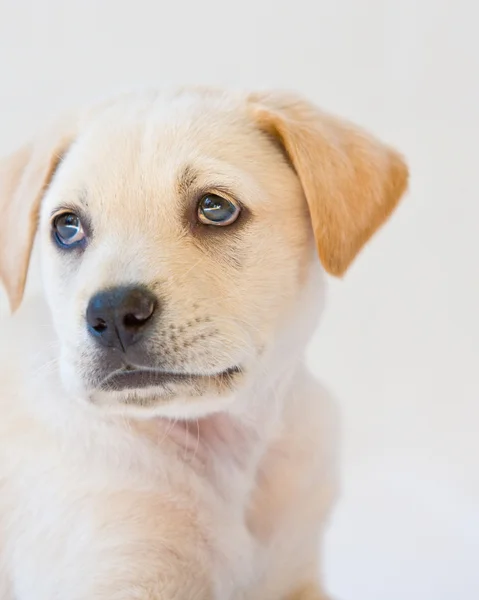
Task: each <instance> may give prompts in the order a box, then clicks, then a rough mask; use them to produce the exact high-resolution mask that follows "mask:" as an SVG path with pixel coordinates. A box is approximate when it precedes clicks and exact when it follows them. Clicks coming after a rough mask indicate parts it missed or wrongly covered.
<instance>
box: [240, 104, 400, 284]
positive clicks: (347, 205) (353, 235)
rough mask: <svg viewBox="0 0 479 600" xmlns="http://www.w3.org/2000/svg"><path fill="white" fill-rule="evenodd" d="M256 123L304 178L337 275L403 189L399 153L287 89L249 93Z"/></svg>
mask: <svg viewBox="0 0 479 600" xmlns="http://www.w3.org/2000/svg"><path fill="white" fill-rule="evenodd" d="M249 100H250V102H251V106H252V108H253V112H254V118H255V120H256V122H257V124H258V125H259V127H260V128H261V129H262V130H263V131H265V132H267V133H268V134H270V135H272V136H274V137H275V138H276V139H277V140H279V142H280V144H281V145H282V147H283V148H284V150H285V151H286V154H287V155H288V157H289V159H290V161H291V163H292V165H293V167H294V169H295V171H296V173H297V174H298V177H299V179H300V181H301V184H302V186H303V190H304V194H305V196H306V201H307V203H308V207H309V212H310V214H311V221H312V225H313V231H314V236H315V239H316V245H317V248H318V253H319V256H320V259H321V262H322V263H323V265H324V267H325V269H326V270H327V271H328V272H329V273H331V274H332V275H338V276H339V275H342V274H343V273H344V272H345V271H346V269H347V268H348V267H349V265H350V264H351V262H352V260H353V259H354V257H355V256H356V254H357V253H358V252H359V250H361V248H362V247H363V245H364V244H365V243H366V242H367V241H368V239H369V238H370V237H371V236H372V234H373V233H374V232H375V231H376V229H378V227H380V226H381V225H382V224H383V223H384V221H386V219H387V218H388V217H389V215H390V214H391V212H392V211H393V210H394V208H395V207H396V205H397V203H398V202H399V199H400V198H401V196H402V194H403V193H404V191H405V190H406V187H407V181H408V169H407V166H406V165H405V163H404V161H403V159H402V157H401V156H400V155H399V154H398V153H397V152H395V151H394V150H392V149H391V148H389V147H387V146H385V145H384V144H382V143H381V142H379V141H378V140H376V139H374V138H373V137H371V136H369V135H368V134H366V133H365V132H364V131H362V130H360V129H359V128H357V127H355V126H353V125H351V124H349V123H346V122H343V121H340V120H338V119H336V118H334V117H332V116H330V115H327V114H325V113H323V112H321V111H320V110H319V109H317V108H316V107H314V106H313V105H311V104H310V103H308V102H306V101H304V100H302V99H299V98H296V97H292V96H288V95H286V94H278V93H270V94H268V93H264V94H261V93H260V94H253V95H251V96H250V98H249Z"/></svg>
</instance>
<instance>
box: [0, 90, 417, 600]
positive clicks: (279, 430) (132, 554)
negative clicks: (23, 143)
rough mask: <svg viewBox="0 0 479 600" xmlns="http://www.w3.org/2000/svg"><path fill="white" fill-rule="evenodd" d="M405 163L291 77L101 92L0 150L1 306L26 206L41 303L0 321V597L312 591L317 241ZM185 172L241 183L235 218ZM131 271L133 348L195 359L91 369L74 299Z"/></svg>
mask: <svg viewBox="0 0 479 600" xmlns="http://www.w3.org/2000/svg"><path fill="white" fill-rule="evenodd" d="M406 182H407V169H406V167H405V165H404V163H403V161H402V159H401V158H400V157H399V155H397V154H396V153H395V152H394V151H392V150H390V149H389V148H387V147H386V146H384V145H383V144H382V143H380V142H378V141H377V140H375V139H373V138H371V137H370V136H368V135H366V134H365V133H364V132H362V131H360V130H359V129H357V128H356V127H353V126H351V125H349V124H346V123H343V122H341V121H339V120H337V119H335V118H333V117H331V116H328V115H325V114H324V113H322V112H320V111H319V110H317V109H316V108H315V107H313V106H312V105H310V104H309V103H307V102H305V101H303V100H302V99H298V98H296V97H290V96H289V95H285V94H278V93H276V94H271V93H255V94H250V95H247V94H233V93H224V92H221V91H215V90H205V89H185V90H179V91H174V92H163V93H157V92H151V93H144V94H131V95H125V96H122V97H120V98H115V99H114V100H112V101H111V102H106V103H103V104H101V105H97V106H95V107H93V108H91V109H89V110H87V111H84V112H82V113H81V114H76V115H74V116H73V117H69V118H66V119H63V120H62V121H61V122H59V123H58V124H57V125H56V126H53V127H51V128H49V129H48V130H47V131H46V132H45V133H44V134H43V135H41V136H39V137H38V138H37V139H36V140H35V141H33V142H32V143H31V144H30V145H28V146H27V147H25V148H23V149H21V150H19V151H18V152H17V153H15V154H13V155H12V156H10V157H8V158H6V159H5V160H4V161H3V162H1V163H0V210H1V214H2V220H1V222H0V275H1V278H2V280H3V282H4V284H5V288H6V290H7V293H8V295H9V298H10V303H11V307H12V309H17V308H18V307H19V306H20V304H21V301H22V296H23V291H24V286H25V281H26V277H27V271H28V264H29V260H30V253H31V249H32V244H33V240H34V237H35V232H36V230H37V229H38V241H39V247H40V253H41V263H42V278H43V285H44V291H45V297H46V300H47V304H48V306H49V310H48V311H46V310H45V309H44V306H43V302H42V301H41V300H38V299H35V300H30V301H28V302H25V303H24V304H23V305H22V306H21V307H20V309H19V310H18V312H17V313H16V314H15V315H14V316H13V317H12V318H10V319H8V320H7V321H6V322H4V323H2V324H1V327H2V343H1V345H0V353H1V356H0V364H1V375H0V382H1V384H0V385H1V387H0V411H1V419H0V492H1V495H0V599H1V600H107V599H108V600H123V599H124V600H135V599H138V600H147V599H159V598H161V599H165V600H173V599H175V600H189V599H191V600H196V599H197V600H233V599H234V600H240V599H243V600H279V599H281V600H320V599H322V598H325V592H324V591H323V587H322V585H321V581H320V579H321V578H320V569H319V563H320V557H319V550H318V547H319V546H318V543H319V540H320V537H321V534H322V531H323V528H324V525H325V523H326V520H327V517H328V514H329V511H330V507H331V505H332V502H333V500H334V497H335V494H336V479H335V468H334V452H333V447H332V441H333V440H334V430H335V419H334V411H332V408H331V404H330V399H329V396H328V394H327V392H326V391H325V390H324V389H323V388H322V387H321V386H320V385H319V384H318V383H317V382H315V381H314V380H313V379H312V378H311V377H310V376H309V375H308V373H307V372H306V371H305V369H304V367H303V362H304V350H305V346H306V344H307V342H308V339H309V338H310V336H311V334H312V332H313V331H314V329H315V326H316V323H317V320H318V317H319V315H320V313H321V309H322V306H323V296H324V288H325V278H324V275H323V271H322V267H321V266H320V262H319V260H318V259H317V255H318V254H319V257H320V259H321V262H322V265H323V268H325V269H326V270H327V271H329V272H330V273H332V274H334V275H340V274H342V273H344V272H345V271H346V269H347V267H348V266H349V264H350V262H351V261H352V260H353V258H354V256H355V255H356V254H357V252H358V251H359V250H360V248H361V247H362V246H363V244H364V243H365V242H366V241H367V240H368V239H369V237H370V236H371V235H372V233H373V232H374V231H375V230H376V229H377V228H378V227H379V226H380V225H381V223H383V222H384V220H385V219H386V218H387V216H388V215H389V214H390V213H391V212H392V210H393V209H394V207H395V206H396V204H397V202H398V200H399V198H400V196H401V195H402V193H403V192H404V190H405V187H406ZM205 190H206V191H221V192H222V193H223V194H230V195H231V196H233V197H235V198H236V199H238V200H240V201H241V203H242V204H243V205H244V206H245V210H244V211H243V214H242V216H241V218H240V220H239V222H238V224H234V225H232V226H230V227H224V228H222V227H211V226H204V225H201V224H198V223H196V222H195V214H196V213H195V199H196V198H197V197H198V194H199V193H200V191H205ZM65 207H66V208H69V209H78V210H81V211H83V213H87V214H88V218H89V220H90V222H91V223H92V232H93V233H92V234H91V240H89V243H88V245H87V247H86V249H85V250H84V252H82V253H66V252H62V251H59V250H58V248H56V247H55V245H54V243H53V242H52V236H51V219H52V214H55V213H57V212H58V210H59V209H62V208H65ZM37 223H38V227H37ZM316 251H317V252H316ZM138 283H140V284H142V285H144V286H147V287H148V288H149V289H150V290H151V291H153V292H154V293H155V294H156V295H157V297H158V298H159V300H160V302H161V318H160V319H159V320H158V321H156V322H155V327H154V331H153V332H152V335H151V336H150V338H149V339H148V345H147V346H145V356H146V357H147V358H145V360H148V361H150V362H148V366H149V367H151V368H167V369H168V370H169V371H173V372H178V373H183V372H186V373H194V374H195V375H200V376H202V377H198V379H197V380H195V381H194V382H193V380H191V381H189V380H188V379H185V380H183V381H181V382H178V383H174V384H171V385H169V386H166V387H150V388H146V389H142V390H129V391H121V392H112V391H104V390H103V391H101V390H99V381H100V380H101V377H102V376H103V374H104V371H105V368H106V366H105V364H106V362H105V361H106V358H105V355H104V353H103V350H102V349H101V348H99V347H98V345H97V344H96V342H95V340H93V339H92V337H91V336H90V335H89V334H88V332H87V330H86V327H85V310H86V306H87V303H88V301H89V299H90V298H91V297H92V295H94V294H95V293H96V292H98V291H100V290H103V289H106V288H109V287H113V286H118V285H129V284H138ZM238 365H239V366H240V367H241V369H240V370H239V372H238V373H236V374H235V375H234V377H232V378H231V380H229V379H228V380H224V379H222V378H218V377H217V376H216V374H217V373H219V372H221V371H224V370H225V369H228V368H230V367H232V366H238Z"/></svg>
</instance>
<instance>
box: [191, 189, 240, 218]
mask: <svg viewBox="0 0 479 600" xmlns="http://www.w3.org/2000/svg"><path fill="white" fill-rule="evenodd" d="M240 212H241V209H240V207H239V206H238V205H237V204H235V203H234V202H232V201H231V200H227V199H226V198H223V197H221V196H218V195H217V194H207V195H206V196H203V198H201V200H200V201H199V203H198V219H199V220H200V222H201V223H204V224H205V225H219V226H225V225H231V224H232V223H234V222H235V221H236V219H237V218H238V217H239V214H240Z"/></svg>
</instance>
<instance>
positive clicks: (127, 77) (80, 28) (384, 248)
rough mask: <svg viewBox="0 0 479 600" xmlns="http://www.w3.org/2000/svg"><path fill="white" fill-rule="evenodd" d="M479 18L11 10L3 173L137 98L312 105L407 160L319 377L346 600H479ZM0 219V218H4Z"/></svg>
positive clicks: (2, 51) (248, 8) (334, 577)
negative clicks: (31, 149)
mask: <svg viewBox="0 0 479 600" xmlns="http://www.w3.org/2000/svg"><path fill="white" fill-rule="evenodd" d="M473 13H474V3H473V2H472V0H455V1H454V2H452V1H445V0H397V1H395V0H328V1H326V0H294V2H284V1H282V0H274V1H273V0H271V1H263V0H241V1H236V2H228V1H226V0H202V1H198V0H196V1H195V0H190V1H189V2H181V1H178V0H176V1H175V0H170V1H169V2H164V1H162V0H135V2H127V1H122V0H116V1H115V0H103V1H101V0H70V1H65V0H30V1H27V0H0V153H2V154H4V153H7V152H8V151H10V150H13V149H14V148H15V147H16V146H18V145H19V144H20V143H21V142H23V141H24V140H25V139H27V138H28V136H29V135H30V134H31V133H32V132H33V131H34V130H36V129H38V128H39V127H40V126H41V125H42V123H43V121H44V120H45V119H47V118H50V117H52V116H54V115H56V114H58V113H59V112H61V111H62V110H64V109H69V108H71V107H72V106H75V105H77V104H82V103H84V102H88V101H90V100H92V99H96V98H97V97H98V96H102V95H104V94H109V93H111V92H115V91H117V90H122V89H125V88H130V87H142V86H148V85H153V86H161V85H163V84H168V85H170V84H174V83H178V84H184V83H207V84H208V83H210V84H221V85H230V86H234V87H250V88H254V87H261V88H264V87H268V86H271V87H280V88H287V89H291V90H296V91H299V92H301V93H302V94H304V95H306V96H308V97H310V98H311V99H312V100H314V101H316V102H317V103H318V104H320V105H322V106H323V107H324V108H327V109H329V110H332V111H333V112H336V113H338V114H340V115H343V116H345V117H348V118H350V119H352V120H354V121H357V122H359V123H361V124H362V125H364V126H365V127H367V128H369V129H370V130H372V131H373V132H375V133H376V134H378V135H379V136H381V137H382V138H384V139H385V140H386V141H388V142H391V143H392V144H393V145H395V146H397V147H398V148H399V149H401V150H402V151H403V152H404V154H405V155H406V156H407V158H408V161H409V164H410V167H411V173H412V179H411V189H410V193H409V194H408V196H407V197H406V198H405V200H404V202H403V204H402V206H401V207H400V209H399V210H398V212H397V213H396V214H395V215H394V217H393V219H392V220H391V221H390V222H389V224H388V225H387V226H386V227H385V228H384V229H383V230H382V231H381V232H380V234H379V235H377V236H376V237H375V238H374V240H373V241H372V242H371V244H370V245H369V246H368V247H367V248H366V250H365V251H364V252H363V253H362V255H361V256H360V258H359V259H358V260H357V262H356V263H355V264H354V267H353V268H352V269H351V271H350V272H349V273H348V274H347V276H346V278H345V279H344V280H343V281H341V282H338V281H332V282H331V288H330V294H329V303H328V308H327V311H326V314H325V316H324V319H323V324H322V327H321V328H320V330H319V331H318V333H317V335H316V337H315V341H314V343H313V345H312V347H311V351H310V354H309V358H310V364H311V367H312V368H313V369H314V371H315V373H317V374H318V375H319V376H320V377H321V378H323V379H324V380H325V381H326V382H327V383H328V384H329V385H330V387H332V388H333V389H334V390H335V391H336V393H337V395H338V398H339V402H340V409H341V412H342V419H343V441H342V471H343V493H342V499H341V501H340V503H339V505H338V508H337V511H336V513H335V515H334V518H333V520H332V523H331V528H330V531H329V535H328V539H327V549H326V574H327V580H328V582H329V585H330V588H331V590H332V591H333V592H334V594H335V595H336V596H337V597H338V598H340V599H342V600H404V599H406V598H407V599H408V600H477V599H478V598H479V565H478V559H479V435H478V429H479V384H478V376H479V314H478V311H479V267H478V259H479V184H478V182H479V164H478V163H479V157H478V154H479V153H478V138H479V36H478V35H477V19H475V17H474V14H473ZM0 218H1V215H0Z"/></svg>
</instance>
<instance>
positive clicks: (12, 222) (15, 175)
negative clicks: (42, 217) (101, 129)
mask: <svg viewBox="0 0 479 600" xmlns="http://www.w3.org/2000/svg"><path fill="white" fill-rule="evenodd" d="M70 140H71V136H68V135H65V134H64V133H63V132H62V133H59V132H58V131H56V130H55V131H52V132H51V133H50V134H48V135H47V136H45V137H44V138H40V139H39V140H38V141H36V142H34V143H32V144H30V145H27V146H25V147H23V148H21V149H20V150H18V151H17V152H15V153H14V154H12V155H11V156H8V157H7V158H4V159H2V160H0V280H1V281H2V282H3V284H4V285H5V289H6V291H7V295H8V298H9V301H10V308H11V310H12V311H14V310H16V309H17V308H18V306H19V305H20V303H21V301H22V297H23V292H24V288H25V282H26V278H27V272H28V264H29V261H30V254H31V251H32V246H33V240H34V237H35V231H36V229H37V221H38V213H39V209H40V203H41V200H42V197H43V194H44V193H45V190H46V188H47V187H48V184H49V183H50V181H51V179H52V177H53V175H54V173H55V170H56V168H57V167H58V164H59V163H60V161H61V158H62V155H63V153H64V152H65V151H66V148H67V147H68V145H69V143H70Z"/></svg>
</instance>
